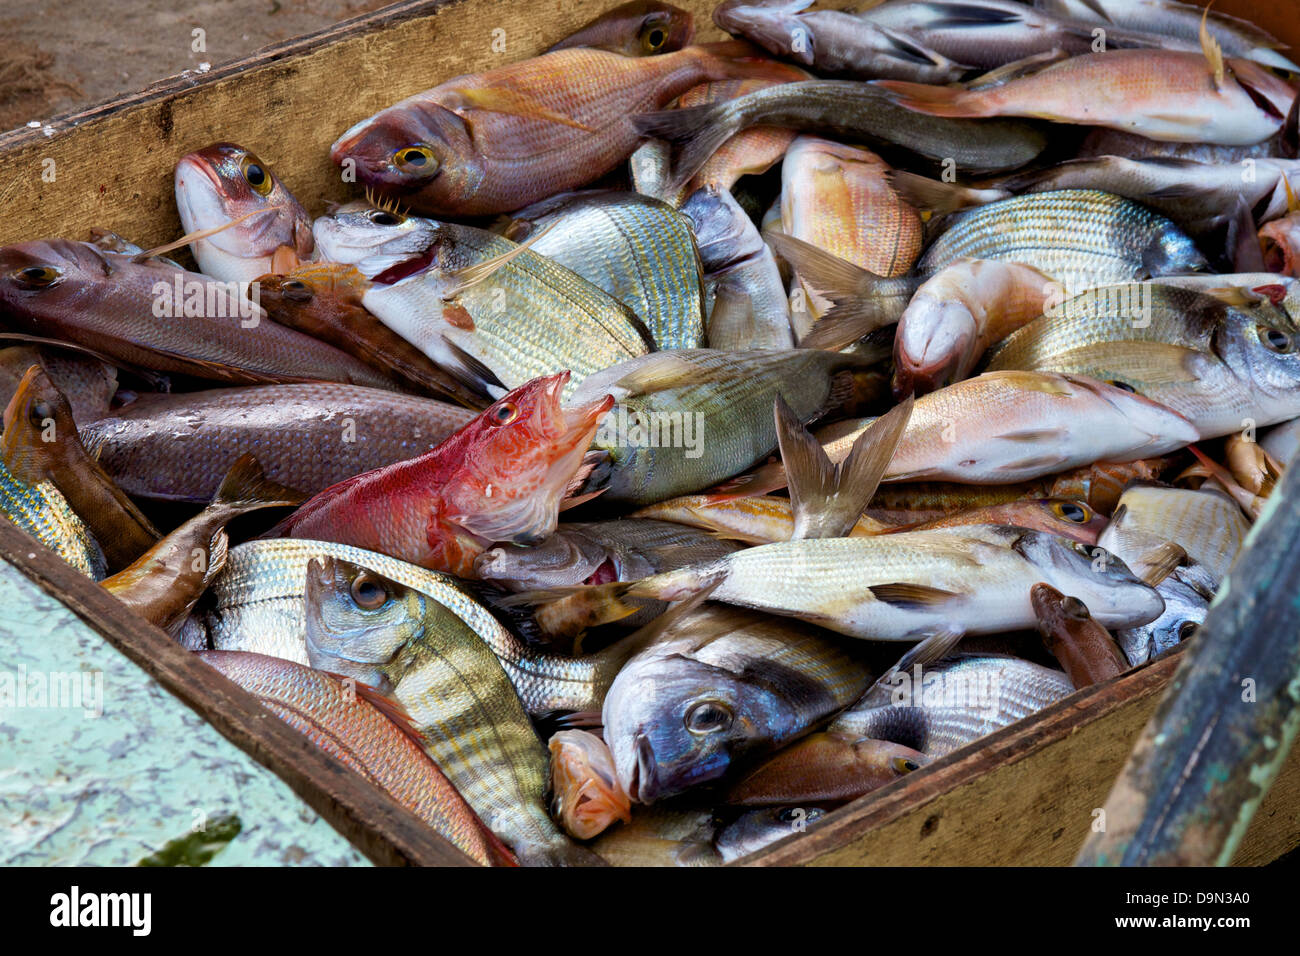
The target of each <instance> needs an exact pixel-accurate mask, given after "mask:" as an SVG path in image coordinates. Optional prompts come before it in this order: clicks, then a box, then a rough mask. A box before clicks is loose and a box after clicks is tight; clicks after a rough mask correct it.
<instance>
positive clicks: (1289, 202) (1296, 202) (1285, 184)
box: [1282, 173, 1300, 212]
mask: <svg viewBox="0 0 1300 956" xmlns="http://www.w3.org/2000/svg"><path fill="white" fill-rule="evenodd" d="M1282 188H1283V189H1285V190H1286V211H1287V212H1300V199H1296V197H1295V190H1294V189H1292V188H1291V180H1290V179H1288V178H1287V176H1286V173H1283V174H1282Z"/></svg>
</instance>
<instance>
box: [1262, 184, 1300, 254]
mask: <svg viewBox="0 0 1300 956" xmlns="http://www.w3.org/2000/svg"><path fill="white" fill-rule="evenodd" d="M1287 191H1288V194H1289V195H1290V202H1289V203H1288V208H1289V211H1288V212H1287V214H1286V215H1285V216H1283V217H1282V218H1280V219H1274V220H1273V221H1272V222H1266V223H1265V224H1264V225H1263V226H1261V227H1260V230H1259V248H1260V251H1261V252H1263V254H1264V266H1265V268H1267V269H1268V271H1269V272H1276V273H1278V274H1280V275H1284V276H1292V277H1300V202H1297V201H1296V199H1295V194H1294V193H1291V192H1290V186H1288V187H1287Z"/></svg>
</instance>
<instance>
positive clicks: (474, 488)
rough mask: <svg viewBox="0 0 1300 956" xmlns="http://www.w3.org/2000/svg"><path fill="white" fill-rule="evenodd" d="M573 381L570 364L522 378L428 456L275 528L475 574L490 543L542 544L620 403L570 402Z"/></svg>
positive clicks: (354, 485) (383, 471) (333, 492)
mask: <svg viewBox="0 0 1300 956" xmlns="http://www.w3.org/2000/svg"><path fill="white" fill-rule="evenodd" d="M568 380H569V373H568V372H561V373H559V374H558V375H549V376H546V377H545V378H538V379H534V380H533V381H531V382H529V383H527V384H526V385H522V386H520V387H519V388H517V389H515V390H514V391H513V392H510V393H509V394H508V395H506V396H504V397H503V398H501V399H500V400H499V401H497V402H495V403H494V404H492V405H490V406H488V408H487V409H486V410H484V411H483V412H482V413H481V414H480V415H478V416H477V417H476V418H474V419H473V420H472V421H470V422H469V423H468V424H467V425H465V426H464V427H463V428H462V429H461V430H460V431H458V432H456V433H455V434H454V435H452V436H451V437H450V438H448V439H447V440H446V441H444V442H443V443H442V444H440V445H438V447H436V448H434V449H433V450H432V451H430V452H428V453H427V454H424V455H421V456H420V457H419V458H413V459H411V460H409V461H401V462H397V463H396V464H392V465H388V466H386V467H384V468H378V469H376V470H374V471H369V472H366V473H365V474H363V475H358V476H356V477H355V478H349V479H348V480H347V481H341V482H339V483H338V484H336V485H333V486H331V487H329V488H326V489H325V490H324V491H322V492H321V493H320V494H318V495H316V497H314V498H312V499H311V500H309V501H308V502H307V503H306V504H304V505H303V506H302V507H301V508H299V509H298V510H297V511H295V512H294V513H293V514H291V515H290V516H289V517H288V518H286V519H285V520H284V521H282V522H280V524H278V525H277V526H276V527H275V528H273V529H271V531H269V532H268V536H269V537H286V538H311V539H315V540H319V541H336V542H339V543H340V544H350V545H353V546H354V547H358V548H366V549H368V550H370V551H378V552H381V553H383V554H387V555H391V556H392V557H395V558H399V559H401V560H403V561H409V562H411V563H412V564H418V565H420V566H421V567H425V568H429V569H430V570H433V571H445V572H448V573H451V574H455V575H458V576H460V577H464V578H472V577H474V576H475V575H474V559H475V558H476V557H478V555H479V554H480V553H482V552H483V551H484V550H485V549H486V548H487V546H488V545H490V544H493V543H495V542H500V541H513V542H515V543H516V544H536V543H537V542H539V541H541V540H542V539H543V538H545V537H546V536H548V535H549V534H551V532H553V531H554V530H555V525H556V522H557V520H558V517H559V507H560V500H561V498H562V497H563V495H564V492H565V489H566V487H567V486H568V485H569V482H570V479H572V478H573V476H574V474H575V472H576V471H577V470H578V466H579V465H580V464H581V463H582V460H583V457H584V455H585V454H586V451H587V449H588V447H589V446H590V444H591V440H592V437H593V436H594V435H595V433H596V426H597V423H598V422H599V420H600V418H601V416H602V415H604V414H605V413H606V412H607V411H609V409H610V407H611V406H612V405H613V404H614V399H613V396H609V395H607V396H605V397H604V398H603V399H601V400H600V401H597V402H592V403H591V404H588V405H583V406H580V407H578V408H574V409H563V408H561V407H560V394H561V392H562V391H563V389H564V386H565V383H566V382H568Z"/></svg>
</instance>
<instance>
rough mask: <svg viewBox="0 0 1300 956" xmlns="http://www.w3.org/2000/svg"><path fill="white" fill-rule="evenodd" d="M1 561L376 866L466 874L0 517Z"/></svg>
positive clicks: (434, 840)
mask: <svg viewBox="0 0 1300 956" xmlns="http://www.w3.org/2000/svg"><path fill="white" fill-rule="evenodd" d="M0 559H3V560H5V561H8V562H9V563H10V564H12V565H13V566H14V567H16V568H17V569H18V570H19V571H21V572H22V573H23V574H25V575H27V577H29V578H30V579H31V580H32V581H34V582H35V583H36V584H37V585H39V586H40V588H41V589H42V590H44V591H45V592H46V593H48V594H50V595H51V596H52V597H55V598H57V599H58V600H59V601H61V602H63V604H64V605H65V606H67V608H68V609H69V610H71V611H72V612H73V613H75V614H76V615H77V616H78V617H80V618H81V619H82V620H83V621H85V622H86V623H87V624H88V625H90V626H91V627H92V628H94V629H95V630H96V631H97V632H98V633H100V634H102V635H103V636H104V639H105V640H107V641H108V642H109V643H110V644H112V645H113V646H114V647H115V648H117V649H118V650H119V651H121V652H122V653H123V654H125V655H126V656H127V657H128V658H130V659H131V660H132V661H133V662H134V663H135V664H137V665H138V666H139V667H140V668H141V669H143V670H144V671H145V672H146V673H147V674H149V675H150V676H151V677H153V678H154V679H155V680H156V681H158V683H159V684H160V685H162V686H163V687H164V688H166V689H167V690H168V691H170V692H171V693H172V694H174V695H175V696H176V697H178V698H180V700H181V701H182V702H183V703H184V704H186V705H187V706H189V707H190V708H192V709H193V710H194V711H195V712H196V713H198V714H199V715H200V716H201V717H203V718H204V719H205V720H206V721H208V723H210V724H212V726H213V727H215V728H216V729H217V730H218V731H219V732H220V733H221V734H222V735H223V736H225V737H226V738H227V739H228V740H230V741H231V742H232V743H234V744H235V745H236V746H237V747H239V748H240V749H241V750H243V751H245V752H246V753H248V754H249V755H250V756H251V757H253V759H255V760H256V761H257V762H258V763H260V764H262V765H263V766H265V767H267V768H269V769H270V770H271V771H273V772H274V773H276V774H277V775H278V776H279V777H280V778H281V779H282V780H284V781H285V783H287V784H288V785H289V786H290V787H291V788H292V789H293V791H294V792H295V793H297V794H298V796H300V797H302V799H303V800H304V801H305V802H306V803H307V804H308V805H309V806H310V807H311V808H312V809H314V810H315V811H316V812H317V813H319V814H320V815H321V817H323V818H324V819H325V820H326V822H328V823H329V824H330V825H331V826H333V827H334V829H336V830H338V831H339V833H341V834H342V835H343V836H344V837H345V838H346V839H347V840H348V841H350V842H351V843H352V845H353V846H355V847H356V848H357V849H359V850H360V851H361V852H362V853H364V854H365V855H366V856H367V857H369V858H370V859H371V860H372V861H374V862H375V863H377V864H381V865H387V866H399V865H420V866H469V865H473V861H471V860H470V859H469V857H467V856H465V855H464V854H463V853H462V852H461V851H460V850H459V849H457V848H456V847H454V846H452V845H451V844H450V843H448V842H447V841H446V840H444V839H443V838H442V837H441V836H439V835H438V834H437V833H435V832H434V831H433V830H431V829H430V828H429V827H428V826H427V825H426V824H425V823H424V821H422V820H420V819H419V818H418V817H416V816H415V815H414V814H413V813H411V812H410V811H409V810H407V809H406V808H405V807H403V806H401V805H400V804H399V803H397V802H396V801H395V800H393V799H392V798H391V797H390V796H388V794H386V793H384V792H383V791H381V790H379V789H377V788H375V787H374V786H372V785H371V784H370V783H368V782H367V781H366V780H365V779H364V778H362V777H361V776H359V775H358V774H356V773H354V772H352V771H351V770H350V769H348V768H347V767H345V766H343V765H342V764H341V763H339V762H338V761H337V760H334V759H333V758H332V757H330V756H328V755H326V754H325V753H324V751H322V750H320V749H318V748H317V747H316V746H315V745H314V744H312V743H311V741H309V740H308V739H307V738H306V737H304V736H303V735H302V734H300V733H298V732H297V731H296V730H294V729H293V728H292V727H290V726H289V725H288V724H286V723H284V722H283V721H281V720H280V719H279V718H278V717H276V716H275V715H273V714H272V713H271V712H270V711H268V710H266V709H265V708H263V707H262V706H261V705H260V704H259V703H258V702H257V700H256V698H254V697H253V696H251V695H250V694H249V693H248V692H247V691H245V690H244V689H243V688H242V687H240V686H239V685H238V684H235V683H233V682H232V681H230V680H229V679H227V678H226V677H225V676H224V675H222V674H220V673H218V672H217V671H215V670H213V669H212V668H211V667H208V666H207V665H206V664H204V663H203V662H202V661H201V660H199V659H198V658H197V657H195V656H194V655H193V654H191V653H190V652H189V651H187V650H185V649H184V648H182V647H181V646H180V645H179V644H177V643H176V642H175V641H173V640H172V639H171V638H170V637H168V636H167V634H166V633H165V632H163V631H162V630H160V629H159V628H157V627H154V626H153V625H152V624H149V623H148V622H147V621H143V620H141V619H140V618H138V617H136V616H135V615H134V614H132V613H131V612H130V611H128V610H127V609H126V607H125V606H123V605H122V604H121V603H120V602H119V601H118V600H117V599H116V598H114V597H113V596H112V595H111V594H109V593H108V592H107V591H105V590H104V589H103V588H101V587H100V586H99V585H98V584H96V583H95V582H94V581H92V580H90V579H89V578H87V577H85V576H84V575H82V574H81V573H79V572H78V571H76V570H74V569H73V568H72V567H70V566H69V565H67V564H66V563H64V562H63V560H62V559H60V558H59V557H58V555H56V554H55V553H54V552H53V551H50V550H49V549H47V548H46V547H45V546H44V545H42V544H40V543H39V542H38V541H36V540H35V539H34V538H32V537H31V536H29V535H28V534H27V533H26V532H24V531H22V530H20V529H19V528H18V527H16V526H15V525H14V524H13V523H12V522H10V521H9V520H8V519H7V518H4V517H2V516H0Z"/></svg>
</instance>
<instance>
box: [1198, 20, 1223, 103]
mask: <svg viewBox="0 0 1300 956" xmlns="http://www.w3.org/2000/svg"><path fill="white" fill-rule="evenodd" d="M1213 4H1214V0H1210V3H1209V4H1207V5H1206V7H1205V12H1204V13H1203V14H1201V29H1200V40H1201V52H1202V53H1204V54H1205V60H1206V62H1207V63H1208V64H1209V66H1210V76H1212V77H1213V78H1214V88H1215V89H1216V90H1221V89H1223V79H1224V66H1223V47H1221V46H1219V41H1218V40H1216V39H1215V38H1214V37H1213V36H1211V35H1210V30H1209V26H1208V23H1209V19H1210V7H1211V6H1213Z"/></svg>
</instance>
